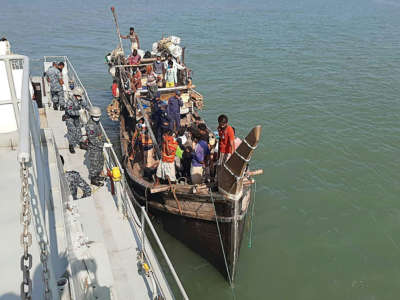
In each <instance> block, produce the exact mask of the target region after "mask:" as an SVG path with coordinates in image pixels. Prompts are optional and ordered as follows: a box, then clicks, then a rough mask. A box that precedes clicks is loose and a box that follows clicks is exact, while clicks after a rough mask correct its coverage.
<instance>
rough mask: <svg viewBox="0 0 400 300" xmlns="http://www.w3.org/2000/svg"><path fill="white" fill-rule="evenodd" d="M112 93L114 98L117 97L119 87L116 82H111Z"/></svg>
mask: <svg viewBox="0 0 400 300" xmlns="http://www.w3.org/2000/svg"><path fill="white" fill-rule="evenodd" d="M112 94H113V96H114V97H115V98H118V97H119V88H118V84H116V83H113V85H112Z"/></svg>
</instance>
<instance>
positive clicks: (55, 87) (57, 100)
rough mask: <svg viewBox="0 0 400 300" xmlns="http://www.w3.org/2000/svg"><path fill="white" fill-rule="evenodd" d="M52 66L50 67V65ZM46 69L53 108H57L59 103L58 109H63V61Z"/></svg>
mask: <svg viewBox="0 0 400 300" xmlns="http://www.w3.org/2000/svg"><path fill="white" fill-rule="evenodd" d="M50 68H52V67H50ZM50 68H49V70H47V72H46V75H47V78H48V79H49V80H50V93H51V101H52V102H53V108H54V110H58V105H60V110H64V109H65V101H64V90H63V84H64V81H63V79H62V73H61V72H62V70H63V68H64V63H63V62H60V63H59V64H58V65H57V68H52V69H50Z"/></svg>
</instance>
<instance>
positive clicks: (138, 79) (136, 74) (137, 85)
mask: <svg viewBox="0 0 400 300" xmlns="http://www.w3.org/2000/svg"><path fill="white" fill-rule="evenodd" d="M141 88H142V72H140V70H139V68H138V67H133V75H131V89H132V91H133V92H134V93H135V92H136V91H137V90H138V89H141Z"/></svg>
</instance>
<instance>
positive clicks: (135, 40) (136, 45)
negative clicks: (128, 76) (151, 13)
mask: <svg viewBox="0 0 400 300" xmlns="http://www.w3.org/2000/svg"><path fill="white" fill-rule="evenodd" d="M120 37H121V39H130V40H131V51H133V50H137V49H140V42H139V36H138V35H137V33H136V32H135V28H133V27H131V28H129V34H127V35H122V34H120Z"/></svg>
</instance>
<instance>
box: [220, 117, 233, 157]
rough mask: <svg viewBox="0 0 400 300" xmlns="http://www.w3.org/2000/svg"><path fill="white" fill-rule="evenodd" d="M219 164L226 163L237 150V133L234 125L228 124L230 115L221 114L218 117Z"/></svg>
mask: <svg viewBox="0 0 400 300" xmlns="http://www.w3.org/2000/svg"><path fill="white" fill-rule="evenodd" d="M218 125H219V126H218V135H219V144H218V164H219V165H222V164H223V163H225V162H226V161H227V160H228V159H229V158H230V157H231V155H232V153H233V152H234V151H235V133H234V131H233V128H232V126H230V125H228V117H227V116H226V115H220V116H219V117H218Z"/></svg>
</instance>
